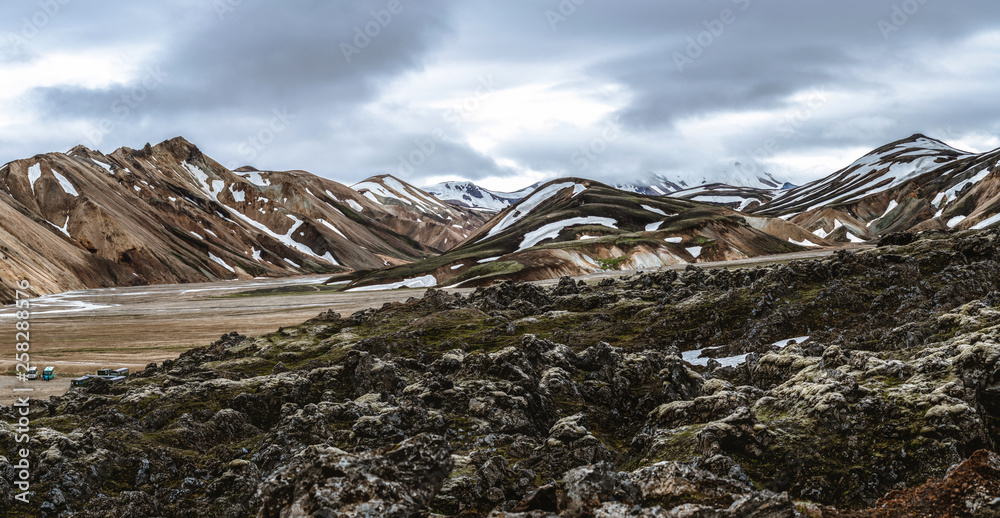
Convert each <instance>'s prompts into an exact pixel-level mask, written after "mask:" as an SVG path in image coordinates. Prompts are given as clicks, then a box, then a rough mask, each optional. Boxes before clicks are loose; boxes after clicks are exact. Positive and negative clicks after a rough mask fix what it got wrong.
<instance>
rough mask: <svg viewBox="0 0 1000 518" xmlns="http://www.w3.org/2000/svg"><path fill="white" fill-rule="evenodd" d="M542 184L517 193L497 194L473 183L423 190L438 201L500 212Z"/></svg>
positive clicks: (434, 186) (451, 183) (439, 186)
mask: <svg viewBox="0 0 1000 518" xmlns="http://www.w3.org/2000/svg"><path fill="white" fill-rule="evenodd" d="M539 185H541V184H535V185H532V186H529V187H526V188H524V189H521V190H520V191H516V192H497V191H491V190H489V189H484V188H482V187H479V186H478V185H476V184H474V183H472V182H444V183H439V184H436V185H432V186H430V187H424V188H423V190H424V191H426V192H428V193H430V194H432V195H434V196H436V197H437V198H438V199H440V200H443V201H446V202H448V203H451V204H452V205H457V206H459V207H468V208H471V209H480V210H487V211H493V212H499V211H501V210H503V209H506V208H507V207H509V206H511V205H513V204H515V203H517V202H518V201H519V200H521V198H524V197H525V196H527V195H529V194H531V193H532V191H534V190H535V189H536V188H538V186H539Z"/></svg>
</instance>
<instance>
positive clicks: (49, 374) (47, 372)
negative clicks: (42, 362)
mask: <svg viewBox="0 0 1000 518" xmlns="http://www.w3.org/2000/svg"><path fill="white" fill-rule="evenodd" d="M55 377H56V368H55V367H46V368H45V369H44V370H42V379H43V380H45V381H52V378H55Z"/></svg>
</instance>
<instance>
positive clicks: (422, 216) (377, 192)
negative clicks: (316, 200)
mask: <svg viewBox="0 0 1000 518" xmlns="http://www.w3.org/2000/svg"><path fill="white" fill-rule="evenodd" d="M351 188H352V189H354V190H355V191H357V192H358V193H359V194H361V195H362V196H364V197H365V198H366V199H368V200H369V201H371V202H372V203H374V204H378V205H380V206H381V207H382V210H383V211H385V212H386V213H387V214H388V215H389V217H383V218H380V222H381V223H382V224H384V225H387V226H389V227H390V228H392V229H393V230H395V231H396V232H400V233H402V234H405V235H408V236H410V237H412V238H413V239H416V240H417V241H419V242H420V243H423V244H425V245H427V246H430V247H432V248H434V249H436V250H441V251H444V250H449V249H451V248H454V247H455V246H456V245H458V243H460V242H461V241H462V240H464V239H465V238H466V237H468V235H469V234H470V233H472V232H473V231H475V230H476V229H477V228H479V227H480V226H482V225H483V223H485V222H486V220H487V219H489V217H488V215H484V214H481V213H480V212H478V211H474V210H470V209H467V208H464V207H457V206H454V205H452V204H450V203H445V202H444V201H442V200H439V199H438V198H436V197H434V196H433V195H431V194H429V193H427V192H424V191H423V190H421V189H419V188H417V187H414V186H412V185H410V184H408V183H406V182H404V181H402V180H400V179H398V178H396V177H394V176H391V175H378V176H373V177H371V178H368V179H367V180H364V181H362V182H359V183H357V184H355V185H353V186H351Z"/></svg>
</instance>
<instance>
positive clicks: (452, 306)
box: [0, 230, 1000, 518]
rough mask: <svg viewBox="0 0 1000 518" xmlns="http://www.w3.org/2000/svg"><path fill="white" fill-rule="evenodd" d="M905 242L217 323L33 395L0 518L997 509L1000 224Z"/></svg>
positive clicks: (522, 516)
mask: <svg viewBox="0 0 1000 518" xmlns="http://www.w3.org/2000/svg"><path fill="white" fill-rule="evenodd" d="M913 239H914V237H913V236H910V235H908V234H897V235H892V236H890V237H889V238H887V239H885V240H884V242H883V243H882V245H884V246H880V247H879V248H877V249H875V250H871V251H865V252H859V253H846V252H844V253H838V254H837V255H835V256H833V257H832V258H829V259H826V260H818V261H801V262H792V263H789V264H787V265H774V266H769V267H758V268H753V269H741V270H725V269H719V270H703V269H699V268H696V267H689V268H688V269H687V270H686V271H684V272H681V273H676V272H658V273H649V274H640V275H634V276H631V277H623V278H621V279H618V280H611V279H608V280H604V281H602V282H601V283H600V284H599V285H596V286H587V285H582V284H578V283H574V282H573V281H571V280H570V279H568V278H567V279H564V280H563V281H562V282H560V284H559V285H558V286H557V287H555V288H551V289H544V288H540V287H537V286H534V285H530V284H514V283H509V282H504V283H501V284H498V285H494V286H492V287H488V288H481V289H479V290H477V291H476V292H475V293H474V294H472V295H470V296H469V297H465V298H463V297H460V296H454V295H449V294H446V293H444V292H441V291H435V290H429V291H427V293H426V294H424V295H423V297H422V298H419V299H413V300H411V301H409V302H407V303H404V304H387V305H386V306H384V307H383V308H381V309H379V310H366V311H362V312H359V313H356V314H354V315H351V316H341V315H338V314H334V313H324V314H322V315H320V316H319V317H317V318H315V319H313V320H310V321H308V322H306V323H304V324H303V325H301V326H297V327H294V328H285V329H281V330H279V331H278V332H276V333H272V334H270V335H265V336H260V337H255V338H250V337H245V336H240V335H236V334H230V335H226V336H224V337H223V338H222V339H221V340H219V341H218V342H216V343H214V344H212V345H211V346H208V347H203V348H199V349H195V350H192V351H190V352H188V353H185V354H184V355H182V356H181V357H180V358H179V359H178V360H176V361H172V362H171V361H168V362H164V364H163V365H160V366H155V365H153V366H150V367H149V368H147V369H146V371H145V372H143V373H141V374H140V375H139V376H138V377H136V378H135V379H131V380H129V381H128V382H126V383H123V384H119V385H114V386H108V385H101V384H98V385H93V386H91V387H88V388H87V389H85V390H75V391H72V392H70V393H69V394H67V395H66V396H64V397H59V398H52V400H51V401H48V402H39V403H38V404H37V405H36V406H35V407H34V408H33V409H32V415H31V418H32V422H33V423H34V426H35V429H34V431H33V433H34V436H33V439H32V441H31V445H30V449H31V457H30V460H31V463H32V465H33V466H34V467H33V471H32V477H33V478H32V490H33V491H34V494H33V496H32V502H33V504H32V505H31V506H25V505H24V504H21V503H19V502H17V501H15V500H13V498H12V496H13V494H14V489H13V488H12V485H11V483H12V482H13V480H14V476H15V469H14V468H13V467H12V466H11V464H12V463H13V459H14V458H15V452H16V450H17V447H18V446H17V445H16V443H15V442H14V433H13V428H12V427H11V426H9V425H6V424H0V454H3V455H6V456H7V458H8V459H11V460H10V461H5V460H0V477H2V478H0V515H5V516H36V515H39V514H40V515H42V516H77V517H87V516H149V517H154V516H172V517H173V516H176V517H181V516H183V517H196V516H226V517H243V516H260V517H292V516H328V517H333V516H338V517H339V516H364V517H380V516H389V517H408V516H426V515H443V516H470V517H471V516H493V517H509V518H514V517H518V518H528V517H531V518H539V517H550V516H564V517H612V516H639V517H652V516H678V517H681V516H684V517H730V516H732V517H737V516H740V517H743V516H750V517H786V516H789V517H790V516H815V517H819V516H822V517H830V516H834V517H838V516H885V517H892V516H1000V457H998V456H997V455H996V454H994V453H991V452H993V451H997V447H998V444H997V443H998V437H1000V433H998V432H1000V345H998V337H1000V235H998V232H997V231H996V230H993V231H989V232H965V233H961V234H951V233H946V232H940V233H932V234H926V235H922V236H920V239H917V240H916V241H913ZM911 241H912V242H911ZM806 336H808V338H804V337H806ZM790 338H798V340H796V341H794V342H789V341H788V339H790ZM713 348H714V349H713ZM695 350H702V354H703V355H704V356H710V357H712V359H706V358H703V357H702V358H699V354H698V353H696V352H692V351H695ZM684 353H687V354H684ZM743 354H746V356H745V357H743V356H742V355H743ZM702 364H704V365H702ZM0 412H4V413H5V415H4V416H3V417H5V419H4V421H7V422H10V421H13V419H14V414H13V412H11V411H10V410H9V409H5V410H2V411H0Z"/></svg>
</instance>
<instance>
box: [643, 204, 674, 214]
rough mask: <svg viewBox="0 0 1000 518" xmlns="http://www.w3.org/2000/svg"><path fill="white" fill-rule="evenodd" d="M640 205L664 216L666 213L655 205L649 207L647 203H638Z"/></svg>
mask: <svg viewBox="0 0 1000 518" xmlns="http://www.w3.org/2000/svg"><path fill="white" fill-rule="evenodd" d="M640 207H642V208H643V209H645V210H648V211H649V212H652V213H654V214H659V215H661V216H666V215H667V213H666V212H663V211H662V210H660V209H658V208H656V207H650V206H649V205H640Z"/></svg>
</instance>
